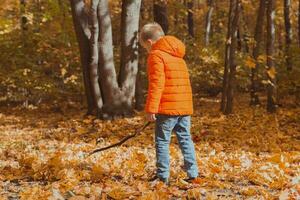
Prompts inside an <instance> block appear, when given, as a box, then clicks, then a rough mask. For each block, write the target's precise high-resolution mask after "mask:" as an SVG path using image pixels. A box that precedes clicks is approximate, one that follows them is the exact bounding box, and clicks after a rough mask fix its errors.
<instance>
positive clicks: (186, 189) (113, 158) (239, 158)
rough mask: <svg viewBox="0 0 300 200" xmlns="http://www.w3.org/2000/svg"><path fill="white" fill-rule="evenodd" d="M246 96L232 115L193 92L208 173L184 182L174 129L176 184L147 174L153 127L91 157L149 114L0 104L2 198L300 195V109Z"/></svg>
mask: <svg viewBox="0 0 300 200" xmlns="http://www.w3.org/2000/svg"><path fill="white" fill-rule="evenodd" d="M239 103H240V104H239V105H236V110H235V112H236V114H234V115H231V116H228V117H226V116H224V115H222V114H220V112H219V111H218V109H219V103H218V101H217V100H216V99H197V100H196V104H197V105H196V111H197V112H196V113H195V115H194V116H193V126H192V134H193V138H194V141H195V145H196V151H197V159H198V164H199V170H200V173H201V177H200V178H199V179H197V181H195V182H194V183H193V184H188V183H186V182H185V181H184V180H183V179H184V178H185V173H184V172H183V170H182V165H183V163H182V156H181V153H180V150H179V148H178V147H177V142H176V138H175V137H174V138H173V139H172V145H171V147H170V152H171V185H170V186H169V187H167V186H164V185H163V184H160V183H154V182H149V181H148V179H149V178H150V177H151V176H152V175H153V174H154V172H155V148H154V143H153V141H154V139H153V125H152V126H151V127H150V128H148V129H147V130H145V131H144V132H143V133H142V134H141V135H139V136H137V137H135V138H133V139H131V140H129V141H128V142H127V143H125V144H124V145H122V146H120V147H117V148H113V149H110V150H107V151H104V152H100V153H96V154H94V155H92V156H90V157H87V155H88V153H90V152H91V151H92V150H93V149H94V148H96V147H103V146H106V145H109V144H111V143H114V142H117V141H118V140H120V139H121V138H123V137H124V136H126V135H128V134H130V133H133V131H134V129H136V128H138V127H140V126H141V125H142V124H143V123H144V120H143V117H142V115H143V113H139V114H138V115H137V116H136V117H134V118H127V119H118V120H115V121H102V120H99V119H95V118H94V117H88V116H85V115H84V109H82V108H81V107H80V104H78V103H74V102H66V103H62V104H61V105H59V109H57V107H54V106H51V105H41V106H40V107H33V106H31V107H29V108H27V109H26V108H20V107H16V108H1V114H0V141H1V143H0V170H1V173H0V186H1V187H0V196H1V198H0V199H1V200H2V199H8V198H10V199H21V200H31V199H39V200H43V199H53V200H54V199H55V200H57V199H59V200H63V199H70V200H83V199H90V200H93V199H142V200H147V199H149V200H152V199H247V198H249V199H278V198H279V199H282V200H283V199H299V198H300V167H299V166H300V143H299V139H300V125H299V124H300V123H299V122H300V117H299V113H300V108H299V107H296V108H291V107H289V106H288V105H289V104H287V106H286V107H285V108H281V109H279V112H278V113H277V114H276V115H269V114H266V112H265V109H264V108H260V107H257V108H250V107H248V105H247V102H246V98H243V97H241V98H239ZM57 110H59V112H58V111H57ZM96 143H97V145H96Z"/></svg>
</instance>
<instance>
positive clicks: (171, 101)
mask: <svg viewBox="0 0 300 200" xmlns="http://www.w3.org/2000/svg"><path fill="white" fill-rule="evenodd" d="M140 43H141V45H142V46H143V47H144V48H145V49H146V50H147V51H148V53H149V55H148V60H147V71H148V79H149V87H148V97H147V102H146V107H145V111H146V113H147V114H146V115H147V118H148V120H149V121H156V122H155V146H156V167H157V172H156V178H158V179H159V180H160V181H162V182H164V183H166V184H168V179H169V174H170V169H169V168H170V167H169V163H170V161H169V160H170V156H169V144H170V140H171V133H172V131H173V130H174V131H175V133H176V136H177V139H178V142H179V145H180V149H181V151H182V154H183V157H184V166H185V170H186V172H187V175H188V177H189V178H188V179H186V180H187V181H188V182H192V181H193V180H194V179H195V178H196V177H197V176H198V166H197V161H196V156H195V148H194V144H193V141H192V139H191V135H190V126H191V116H190V115H191V114H193V102H192V90H191V84H190V80H189V73H188V69H187V66H186V63H185V61H184V59H183V57H184V55H185V46H184V44H183V43H182V42H181V41H180V40H178V39H177V38H175V37H173V36H165V34H164V32H163V30H162V28H161V26H160V25H159V24H157V23H149V24H146V25H145V26H144V27H143V28H142V29H141V32H140Z"/></svg>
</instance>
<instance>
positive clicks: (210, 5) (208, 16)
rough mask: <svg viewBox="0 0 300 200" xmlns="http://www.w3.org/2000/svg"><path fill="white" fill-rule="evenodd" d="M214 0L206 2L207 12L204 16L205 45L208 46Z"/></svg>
mask: <svg viewBox="0 0 300 200" xmlns="http://www.w3.org/2000/svg"><path fill="white" fill-rule="evenodd" d="M214 3H215V1H214V0H207V6H208V11H207V14H206V20H205V21H206V22H205V45H206V46H207V45H208V44H209V37H210V31H211V21H212V14H213V10H214Z"/></svg>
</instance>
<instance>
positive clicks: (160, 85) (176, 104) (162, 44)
mask: <svg viewBox="0 0 300 200" xmlns="http://www.w3.org/2000/svg"><path fill="white" fill-rule="evenodd" d="M184 55H185V46H184V44H183V43H182V42H181V41H180V40H179V39H177V38H176V37H174V36H164V37H162V38H161V39H159V40H158V41H157V42H156V43H154V44H153V45H152V48H151V51H150V53H149V56H148V61H147V62H148V66H147V71H148V79H149V87H148V97H147V103H146V108H145V111H146V112H148V113H159V114H166V115H191V114H193V100H192V89H191V83H190V79H189V73H188V68H187V66H186V63H185V61H184V59H183V57H184Z"/></svg>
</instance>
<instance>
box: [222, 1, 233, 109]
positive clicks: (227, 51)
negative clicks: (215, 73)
mask: <svg viewBox="0 0 300 200" xmlns="http://www.w3.org/2000/svg"><path fill="white" fill-rule="evenodd" d="M234 1H235V0H230V5H229V13H228V23H227V36H226V47H225V59H224V73H223V84H222V97H221V111H222V112H223V113H224V112H225V108H226V101H227V88H228V71H229V69H228V68H229V67H228V65H229V57H230V43H231V34H230V33H231V25H232V18H233V17H232V16H233V6H234Z"/></svg>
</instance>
